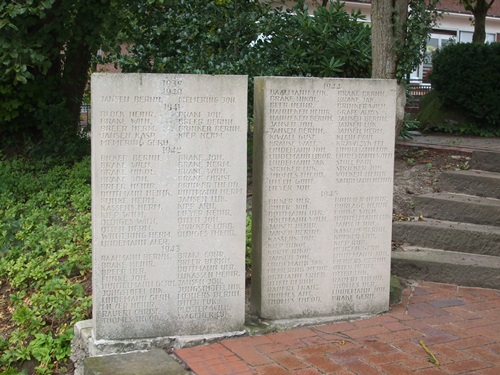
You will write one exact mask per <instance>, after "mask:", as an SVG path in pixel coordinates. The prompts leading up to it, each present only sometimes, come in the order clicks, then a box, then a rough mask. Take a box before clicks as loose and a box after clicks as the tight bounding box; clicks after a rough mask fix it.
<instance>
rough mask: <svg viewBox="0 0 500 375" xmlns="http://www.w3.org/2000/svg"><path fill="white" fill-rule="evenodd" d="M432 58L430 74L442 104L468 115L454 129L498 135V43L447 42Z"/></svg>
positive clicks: (499, 98)
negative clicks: (467, 118)
mask: <svg viewBox="0 0 500 375" xmlns="http://www.w3.org/2000/svg"><path fill="white" fill-rule="evenodd" d="M432 62H433V69H432V73H431V76H430V77H431V80H432V86H433V89H434V90H435V91H436V94H437V96H438V98H439V100H440V101H441V104H442V107H443V108H445V109H448V110H450V111H459V112H464V113H466V114H467V116H468V117H470V120H471V121H470V122H466V123H459V124H458V125H456V126H454V129H455V131H459V132H462V133H470V134H479V135H488V134H497V135H500V107H499V106H498V103H500V72H499V70H498V66H500V43H492V44H471V43H460V44H448V45H447V46H445V47H444V48H441V49H439V50H438V51H437V52H436V53H435V55H434V56H433V60H432Z"/></svg>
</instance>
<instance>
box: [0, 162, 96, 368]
mask: <svg viewBox="0 0 500 375" xmlns="http://www.w3.org/2000/svg"><path fill="white" fill-rule="evenodd" d="M90 196H91V193H90V158H86V159H84V160H83V161H82V162H79V163H76V164H74V165H73V166H71V167H67V166H61V165H56V166H53V165H52V166H51V165H47V163H46V162H34V161H30V160H25V159H14V160H6V159H2V158H1V157H0V284H1V285H2V287H3V289H2V290H3V292H4V293H5V292H6V291H8V295H10V301H9V302H8V303H9V305H10V306H9V309H6V310H5V311H9V312H10V314H11V315H10V317H9V316H0V323H1V324H2V326H3V329H4V330H5V329H6V330H7V331H2V336H0V348H1V349H2V351H1V353H0V372H1V371H5V372H6V373H9V371H10V372H12V371H14V370H13V369H12V368H11V367H13V366H14V365H16V364H17V365H19V364H22V362H24V361H27V360H35V361H36V363H37V364H38V365H37V367H36V369H35V370H36V372H37V373H38V374H51V373H54V372H55V373H57V372H58V371H63V372H64V370H63V369H62V367H63V366H64V363H65V361H66V360H67V359H68V358H69V355H70V350H71V348H70V341H71V339H72V336H73V332H72V329H73V327H72V326H73V325H74V324H75V323H76V322H78V321H80V320H82V319H86V318H88V317H89V315H90V307H91V297H90V295H89V293H90V270H91V268H92V259H91V223H90ZM85 286H87V288H85ZM9 318H10V319H9ZM5 319H6V320H5ZM4 332H8V337H5V336H3V333H4ZM15 373H17V372H15Z"/></svg>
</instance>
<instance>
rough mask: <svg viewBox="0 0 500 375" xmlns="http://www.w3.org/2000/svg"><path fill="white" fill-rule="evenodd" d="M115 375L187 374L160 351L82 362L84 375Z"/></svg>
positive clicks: (112, 356)
mask: <svg viewBox="0 0 500 375" xmlns="http://www.w3.org/2000/svg"><path fill="white" fill-rule="evenodd" d="M115 374H120V375H138V374H140V375H184V374H188V372H187V371H186V370H185V369H184V367H182V366H181V365H180V364H179V363H177V362H176V361H175V360H174V359H173V358H172V357H170V356H169V355H168V354H167V353H165V352H164V351H163V350H161V349H152V350H149V351H147V352H134V353H126V354H114V355H109V356H104V357H90V358H86V359H85V360H84V375H115Z"/></svg>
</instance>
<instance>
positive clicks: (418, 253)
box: [391, 246, 500, 289]
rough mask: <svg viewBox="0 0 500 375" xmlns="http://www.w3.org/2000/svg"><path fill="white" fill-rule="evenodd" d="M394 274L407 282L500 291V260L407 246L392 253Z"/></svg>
mask: <svg viewBox="0 0 500 375" xmlns="http://www.w3.org/2000/svg"><path fill="white" fill-rule="evenodd" d="M391 272H392V273H393V274H395V275H397V276H400V277H402V278H405V279H414V280H426V281H434V282H441V283H448V284H457V285H461V286H472V287H481V288H493V289H500V257H495V256H488V255H478V254H464V253H458V252H453V251H443V250H436V249H431V248H423V247H415V246H408V247H404V248H403V251H393V252H392V266H391Z"/></svg>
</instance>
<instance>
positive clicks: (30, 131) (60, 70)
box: [0, 0, 121, 154]
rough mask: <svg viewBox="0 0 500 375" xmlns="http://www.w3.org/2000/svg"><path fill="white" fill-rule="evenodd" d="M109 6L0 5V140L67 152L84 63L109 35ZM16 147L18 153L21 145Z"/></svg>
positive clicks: (76, 0) (115, 16)
mask: <svg viewBox="0 0 500 375" xmlns="http://www.w3.org/2000/svg"><path fill="white" fill-rule="evenodd" d="M117 4H118V3H116V2H115V1H113V0H100V1H88V0H43V1H36V0H26V1H22V2H21V1H20V2H14V1H8V0H0V15H1V19H0V30H1V32H0V138H1V139H2V140H3V143H4V146H5V143H6V142H9V143H10V144H11V145H12V144H16V142H19V143H20V144H22V145H26V141H27V140H28V141H29V142H28V143H30V144H32V145H38V146H41V147H42V148H43V147H45V148H47V149H51V151H52V152H53V153H56V154H58V153H62V154H64V153H67V152H70V151H71V150H70V148H71V147H70V146H71V145H75V139H76V138H77V137H78V128H77V127H78V123H79V115H80V105H81V102H82V98H83V94H84V90H85V87H86V84H87V77H88V72H89V70H90V67H91V59H92V57H93V56H94V55H95V53H96V52H97V51H98V49H99V48H100V46H101V45H102V43H103V40H105V39H108V40H109V39H110V37H111V35H113V34H114V35H116V28H117V26H118V24H119V20H120V14H121V13H120V11H119V10H120V9H121V8H120V7H118V6H117ZM21 147H22V146H21Z"/></svg>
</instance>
